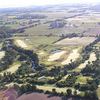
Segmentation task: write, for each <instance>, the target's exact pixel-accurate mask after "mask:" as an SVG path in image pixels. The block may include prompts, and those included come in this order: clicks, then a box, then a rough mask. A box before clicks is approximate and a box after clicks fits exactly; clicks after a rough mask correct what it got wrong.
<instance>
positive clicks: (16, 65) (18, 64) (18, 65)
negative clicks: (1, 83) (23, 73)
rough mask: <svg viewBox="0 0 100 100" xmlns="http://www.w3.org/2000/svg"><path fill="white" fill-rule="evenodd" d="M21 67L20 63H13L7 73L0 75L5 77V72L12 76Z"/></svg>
mask: <svg viewBox="0 0 100 100" xmlns="http://www.w3.org/2000/svg"><path fill="white" fill-rule="evenodd" d="M20 66H21V64H20V63H13V64H12V65H11V67H10V68H8V69H7V70H5V71H2V72H1V73H0V74H1V75H3V73H4V72H10V73H11V74H12V73H15V72H16V71H17V70H18V68H19V67H20Z"/></svg>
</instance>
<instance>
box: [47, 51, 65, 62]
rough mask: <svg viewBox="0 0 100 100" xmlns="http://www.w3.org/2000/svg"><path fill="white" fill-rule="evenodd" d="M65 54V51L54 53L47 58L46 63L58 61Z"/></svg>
mask: <svg viewBox="0 0 100 100" xmlns="http://www.w3.org/2000/svg"><path fill="white" fill-rule="evenodd" d="M65 53H66V51H60V52H57V53H54V54H52V55H51V56H49V59H48V61H56V60H59V59H60V58H61V56H63V55H64V54H65Z"/></svg>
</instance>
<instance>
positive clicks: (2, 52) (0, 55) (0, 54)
mask: <svg viewBox="0 0 100 100" xmlns="http://www.w3.org/2000/svg"><path fill="white" fill-rule="evenodd" d="M4 56H5V51H0V59H2V58H3V57H4Z"/></svg>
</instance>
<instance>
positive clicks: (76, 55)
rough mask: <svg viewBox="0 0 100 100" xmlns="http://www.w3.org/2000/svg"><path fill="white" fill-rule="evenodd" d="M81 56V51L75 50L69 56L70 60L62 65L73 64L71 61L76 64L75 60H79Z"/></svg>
mask: <svg viewBox="0 0 100 100" xmlns="http://www.w3.org/2000/svg"><path fill="white" fill-rule="evenodd" d="M79 56H80V54H79V49H74V50H73V51H72V52H71V53H70V54H69V56H68V58H67V59H66V60H64V61H63V62H62V63H61V64H62V65H66V64H69V63H70V62H71V60H72V61H73V62H74V61H75V60H77V59H78V58H79Z"/></svg>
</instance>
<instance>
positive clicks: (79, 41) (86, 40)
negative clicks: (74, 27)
mask: <svg viewBox="0 0 100 100" xmlns="http://www.w3.org/2000/svg"><path fill="white" fill-rule="evenodd" d="M95 39H96V38H95V37H82V38H80V37H74V38H65V39H63V40H61V41H58V42H56V43H55V44H56V45H66V46H71V45H72V46H73V45H76V46H78V45H79V46H86V45H88V44H90V43H92V42H93V41H94V40H95Z"/></svg>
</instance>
